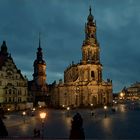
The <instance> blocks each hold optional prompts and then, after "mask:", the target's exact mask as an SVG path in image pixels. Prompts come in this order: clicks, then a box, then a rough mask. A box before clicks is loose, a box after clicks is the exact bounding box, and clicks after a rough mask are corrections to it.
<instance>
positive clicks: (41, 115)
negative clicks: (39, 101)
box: [39, 112, 47, 139]
mask: <svg viewBox="0 0 140 140" xmlns="http://www.w3.org/2000/svg"><path fill="white" fill-rule="evenodd" d="M39 115H40V118H41V121H42V139H43V136H44V120H45V118H46V115H47V113H46V112H41V113H40V114H39Z"/></svg>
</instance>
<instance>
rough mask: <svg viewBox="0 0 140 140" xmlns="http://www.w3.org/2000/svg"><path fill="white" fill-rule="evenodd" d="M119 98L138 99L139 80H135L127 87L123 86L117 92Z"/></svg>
mask: <svg viewBox="0 0 140 140" xmlns="http://www.w3.org/2000/svg"><path fill="white" fill-rule="evenodd" d="M119 97H120V99H125V100H132V101H134V100H140V82H136V83H134V84H132V85H131V86H129V87H127V88H126V87H125V88H123V90H122V91H121V92H120V94H119Z"/></svg>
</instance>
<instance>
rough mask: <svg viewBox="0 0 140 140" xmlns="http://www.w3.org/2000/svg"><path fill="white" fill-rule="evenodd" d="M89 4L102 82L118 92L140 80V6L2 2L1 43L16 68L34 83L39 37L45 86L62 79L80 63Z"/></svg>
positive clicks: (113, 1)
mask: <svg viewBox="0 0 140 140" xmlns="http://www.w3.org/2000/svg"><path fill="white" fill-rule="evenodd" d="M90 4H91V7H92V13H93V15H94V19H96V23H97V37H98V42H99V43H100V47H101V63H102V64H103V79H104V80H106V79H107V78H110V79H112V80H113V90H114V92H118V91H119V90H121V89H122V88H123V87H124V86H128V85H130V84H132V83H134V82H136V81H139V79H140V78H139V77H140V76H139V75H140V64H139V61H140V55H139V54H140V39H139V38H140V14H139V13H140V0H94V1H92V0H91V1H90V0H0V42H1V43H2V41H3V40H6V42H7V46H8V50H9V53H11V55H12V57H13V59H14V61H15V63H16V65H17V67H18V68H19V69H21V71H22V73H23V74H24V75H27V77H28V79H29V80H31V79H32V74H33V62H34V60H35V58H36V51H37V47H38V35H39V32H41V47H42V49H43V52H44V53H43V55H44V60H45V61H46V63H47V83H52V82H53V81H54V80H56V81H58V80H59V79H60V78H62V79H63V72H64V70H65V68H66V67H67V66H68V65H69V64H70V63H71V62H72V61H75V63H76V62H79V61H80V59H81V46H82V42H83V40H84V26H85V22H86V21H87V16H88V14H89V5H90Z"/></svg>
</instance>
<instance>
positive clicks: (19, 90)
mask: <svg viewBox="0 0 140 140" xmlns="http://www.w3.org/2000/svg"><path fill="white" fill-rule="evenodd" d="M27 83H28V82H27V78H26V77H24V76H23V75H22V74H21V71H20V70H19V69H17V67H16V65H15V63H14V61H13V59H12V57H11V55H10V54H9V53H8V51H7V46H6V42H5V41H3V44H2V46H1V50H0V107H3V108H4V109H5V110H7V109H8V110H21V109H25V106H26V102H27V98H28V84H27Z"/></svg>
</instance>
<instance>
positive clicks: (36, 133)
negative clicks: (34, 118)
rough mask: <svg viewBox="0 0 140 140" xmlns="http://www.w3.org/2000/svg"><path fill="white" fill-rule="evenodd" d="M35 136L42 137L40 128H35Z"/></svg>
mask: <svg viewBox="0 0 140 140" xmlns="http://www.w3.org/2000/svg"><path fill="white" fill-rule="evenodd" d="M34 137H40V130H39V129H38V130H37V129H36V128H35V129H34Z"/></svg>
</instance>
